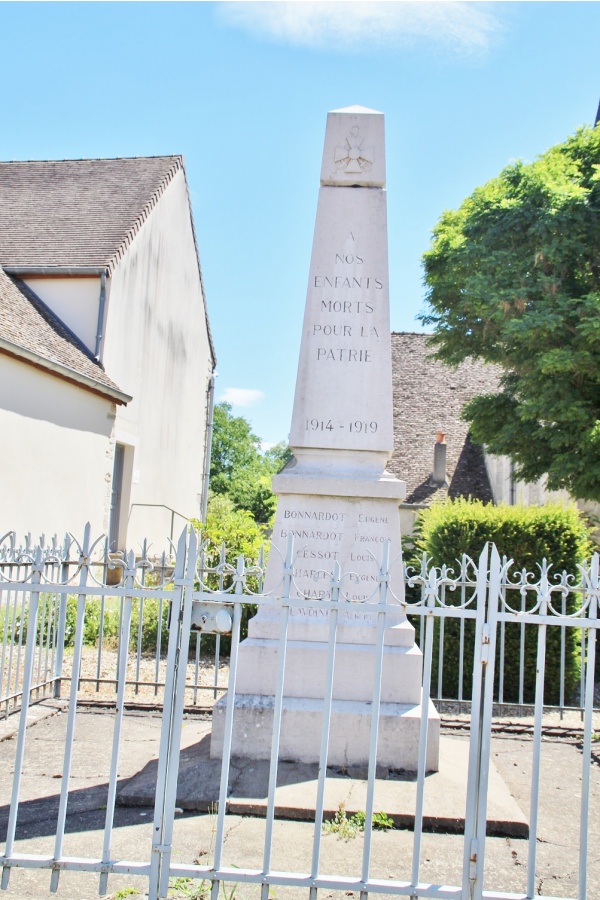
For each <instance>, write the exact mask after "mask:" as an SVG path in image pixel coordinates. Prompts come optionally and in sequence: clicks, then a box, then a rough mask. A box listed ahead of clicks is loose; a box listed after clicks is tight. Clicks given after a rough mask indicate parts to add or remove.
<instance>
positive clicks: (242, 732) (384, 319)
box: [211, 107, 439, 770]
mask: <svg viewBox="0 0 600 900" xmlns="http://www.w3.org/2000/svg"><path fill="white" fill-rule="evenodd" d="M384 185H385V142H384V130H383V115H382V114H381V113H376V112H374V111H372V110H365V109H363V108H362V107H351V108H349V109H347V110H339V111H337V112H334V113H330V114H329V116H328V121H327V131H326V138H325V151H324V157H323V167H322V171H321V189H320V193H319V203H318V209H317V222H316V226H315V237H314V243H313V253H312V258H311V269H310V275H309V285H308V293H307V300H306V311H305V318H304V326H303V336H302V344H301V349H300V361H299V365H298V377H297V382H296V395H295V400H294V410H293V415H292V427H291V433H290V446H291V448H292V451H293V454H294V459H293V461H292V463H291V464H290V465H289V466H288V467H286V469H285V470H284V471H283V472H282V473H281V474H280V475H278V476H276V477H275V479H274V480H273V489H274V490H275V492H276V493H277V494H278V495H279V501H278V508H277V515H276V519H275V526H274V530H273V538H272V548H271V554H270V558H269V565H268V568H267V575H266V583H265V590H266V591H267V592H269V593H271V594H272V595H273V596H277V593H278V589H279V587H280V583H281V579H282V560H283V559H284V558H285V552H286V544H287V539H288V535H290V534H292V535H293V536H294V548H295V556H294V572H293V589H292V593H291V596H292V597H293V598H296V599H306V601H307V602H306V605H305V606H303V607H300V608H294V609H292V610H291V615H290V622H289V629H288V644H287V655H286V671H285V679H284V708H283V717H282V730H281V744H280V756H281V758H284V759H289V760H297V761H300V762H316V761H318V758H319V749H320V743H321V727H322V709H323V697H324V694H325V678H326V665H327V652H328V644H327V641H328V634H329V622H328V616H329V613H328V610H327V609H325V608H323V603H322V601H323V600H326V599H328V598H329V596H330V594H329V591H330V580H331V574H332V571H333V568H334V565H335V564H336V563H339V565H340V567H341V573H342V576H341V587H340V599H341V600H346V601H347V608H345V609H343V610H342V611H341V612H340V614H339V619H338V629H337V643H336V656H335V676H334V685H333V712H332V718H331V728H330V753H329V762H330V763H331V764H334V765H365V764H366V763H367V762H368V754H369V740H370V729H371V702H372V698H373V688H374V669H375V658H376V653H375V650H376V632H377V629H376V624H377V612H376V610H375V609H374V604H376V603H377V602H378V600H379V581H378V576H379V571H380V567H381V563H382V559H383V551H384V546H385V545H386V543H387V542H389V546H390V560H391V562H392V567H391V572H390V578H391V581H390V591H389V594H388V598H387V603H388V604H391V605H394V604H396V605H397V611H394V612H393V613H388V614H387V618H386V629H385V635H384V653H383V678H382V685H381V703H382V705H381V715H380V730H379V743H378V762H379V763H380V764H382V765H385V766H388V767H391V768H398V769H408V770H414V769H416V766H417V753H418V738H419V728H420V716H421V672H422V658H421V653H420V651H419V649H418V648H417V647H416V645H415V642H414V629H413V627H412V625H410V623H409V622H408V621H407V620H406V617H405V616H404V614H403V612H402V607H401V605H400V604H401V602H402V600H403V596H404V594H403V591H404V584H403V578H402V560H401V552H402V547H401V536H400V519H399V511H398V505H399V503H400V501H401V500H402V499H403V498H404V496H405V485H404V482H402V481H400V480H399V479H397V478H396V477H395V476H393V475H391V474H389V473H388V472H386V470H385V466H386V463H387V461H388V459H389V458H390V456H391V453H392V450H393V413H392V374H391V350H390V326H389V296H388V276H387V219H386V194H385V190H384ZM279 633H280V622H279V614H278V611H277V610H276V609H274V608H272V607H271V608H270V609H267V608H266V607H262V608H261V610H260V612H259V613H258V615H257V616H255V618H254V619H252V620H251V621H250V623H249V629H248V638H247V639H246V640H245V641H243V642H242V644H241V645H240V650H239V660H238V679H237V687H236V698H235V715H234V735H233V754H234V755H236V756H245V757H248V758H251V759H265V758H268V756H269V755H270V750H271V733H272V722H273V698H274V694H275V690H276V677H277V654H278V643H279ZM225 702H226V701H225V698H224V699H223V700H221V701H219V703H217V705H216V706H215V708H214V712H213V731H212V740H211V756H215V757H218V756H219V755H220V754H221V753H222V747H223V724H224V708H225ZM428 709H429V713H428V720H429V738H428V755H427V765H428V768H429V769H430V770H437V767H438V763H437V761H438V752H439V749H438V748H439V718H438V716H437V713H436V712H435V709H434V708H433V705H432V704H431V703H430V702H429V704H428Z"/></svg>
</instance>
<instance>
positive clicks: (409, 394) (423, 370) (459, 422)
mask: <svg viewBox="0 0 600 900" xmlns="http://www.w3.org/2000/svg"><path fill="white" fill-rule="evenodd" d="M426 341H427V335H425V334H408V333H405V332H402V333H393V334H392V374H393V389H394V454H393V456H392V459H391V461H390V463H389V464H388V469H389V470H390V471H391V472H393V473H394V474H395V475H397V476H398V478H401V479H402V480H403V481H406V502H407V503H429V502H431V500H433V499H434V498H438V497H439V498H443V497H446V496H450V497H469V496H471V497H473V498H477V499H480V500H484V501H491V500H492V491H491V487H490V483H489V479H488V476H487V472H486V469H485V464H484V458H483V450H482V448H481V447H479V446H478V445H476V444H473V443H472V442H471V440H470V438H469V434H468V426H467V423H466V422H465V421H464V420H463V419H461V411H462V408H463V406H464V405H465V403H467V401H468V400H470V399H471V398H472V397H476V396H477V395H479V394H487V393H494V392H496V391H497V390H498V381H499V370H498V369H497V368H496V367H495V366H489V365H486V364H485V363H482V362H479V361H478V360H468V361H466V362H464V363H461V365H460V366H458V367H457V368H450V367H449V366H447V365H445V364H444V363H442V362H439V361H437V360H435V359H432V357H431V352H432V351H431V350H430V349H429V348H428V347H427V343H426ZM438 431H443V432H445V434H446V445H447V472H448V480H449V487H448V488H444V487H437V486H435V485H431V484H430V483H429V479H430V476H431V473H432V469H433V445H434V442H435V437H436V432H438Z"/></svg>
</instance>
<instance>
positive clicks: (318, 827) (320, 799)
mask: <svg viewBox="0 0 600 900" xmlns="http://www.w3.org/2000/svg"><path fill="white" fill-rule="evenodd" d="M341 574H342V573H341V568H340V564H339V563H338V562H337V561H336V562H335V563H334V568H333V577H332V579H331V599H332V600H335V601H336V602H337V601H339V597H340V582H341ZM337 626H338V609H337V608H334V609H331V611H330V614H329V634H328V646H327V675H326V681H325V696H324V697H323V724H322V726H321V747H320V750H319V775H318V779H317V800H316V803H315V830H314V833H313V851H312V862H311V869H310V874H311V878H312V879H315V878H317V876H318V874H319V866H320V862H321V837H322V828H323V809H324V805H325V782H326V778H327V757H328V755H329V733H330V729H331V710H332V706H333V679H334V676H335V649H336V647H335V645H336V640H337ZM316 897H317V889H316V888H315V887H314V886H313V885H311V886H310V892H309V900H316Z"/></svg>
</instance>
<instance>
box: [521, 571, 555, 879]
mask: <svg viewBox="0 0 600 900" xmlns="http://www.w3.org/2000/svg"><path fill="white" fill-rule="evenodd" d="M539 592H540V593H539V607H538V616H539V619H540V624H539V625H538V626H537V629H538V635H537V662H536V671H535V714H534V723H533V755H532V761H531V800H530V804H529V819H530V821H529V854H528V860H527V894H528V896H529V897H533V896H535V868H536V863H537V834H538V809H539V798H540V764H541V756H542V716H543V713H544V675H545V670H546V629H547V627H548V626H547V625H546V616H547V614H548V601H549V600H550V586H549V584H548V576H547V571H546V560H543V562H542V576H541V578H540V586H539Z"/></svg>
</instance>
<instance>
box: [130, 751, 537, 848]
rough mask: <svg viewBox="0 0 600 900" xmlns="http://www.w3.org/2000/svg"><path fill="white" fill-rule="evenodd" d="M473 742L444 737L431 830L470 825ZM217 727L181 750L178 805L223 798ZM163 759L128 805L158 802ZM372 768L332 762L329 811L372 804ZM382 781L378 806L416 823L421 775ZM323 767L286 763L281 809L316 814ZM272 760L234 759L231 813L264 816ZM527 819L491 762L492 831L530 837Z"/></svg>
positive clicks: (133, 787) (404, 823)
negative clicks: (214, 741) (214, 747)
mask: <svg viewBox="0 0 600 900" xmlns="http://www.w3.org/2000/svg"><path fill="white" fill-rule="evenodd" d="M468 751H469V744H468V741H466V740H465V739H464V738H454V737H446V736H442V737H441V738H440V769H439V772H435V773H432V774H430V775H428V776H427V778H426V782H425V785H426V786H425V807H424V829H425V830H426V831H430V832H444V833H448V834H460V833H462V831H463V829H464V816H465V802H466V794H467V768H468ZM209 752H210V734H207V735H206V737H204V738H203V739H202V740H201V741H200V742H198V743H196V744H194V745H193V746H190V747H187V748H186V749H184V750H183V751H182V753H181V762H180V768H179V781H178V789H177V806H178V807H180V808H181V809H184V810H198V811H208V810H210V809H211V808H212V807H213V805H214V804H215V803H216V802H217V800H218V793H219V780H220V774H221V761H220V760H218V759H211V758H210V755H209ZM156 772H157V763H156V760H153V761H151V762H149V763H148V764H147V765H146V766H145V767H144V768H143V769H142V771H141V772H140V773H139V774H138V775H135V776H134V777H133V778H132V779H130V781H129V782H128V783H127V784H126V785H125V786H124V787H123V788H122V789H121V791H120V792H119V796H118V800H117V802H118V804H119V805H121V806H152V805H153V803H154V791H155V789H156ZM366 775H367V773H366V771H365V769H364V768H362V769H361V768H359V767H351V768H349V769H347V770H346V769H339V768H330V769H328V772H327V784H326V790H325V817H326V818H333V816H334V815H335V814H336V812H337V811H338V810H339V808H340V806H341V805H342V804H343V805H344V807H345V809H346V813H347V814H348V815H352V814H353V813H355V812H358V811H359V810H364V808H365V806H366V792H367V782H366ZM377 775H378V777H377V781H376V787H375V810H376V811H377V812H385V813H387V815H388V816H390V817H391V818H392V819H393V820H394V824H395V825H396V826H397V827H402V828H412V827H413V826H414V809H415V798H416V779H415V778H414V776H412V775H403V774H402V773H400V772H394V771H390V770H388V769H380V770H379V771H378V773H377ZM317 776H318V766H317V765H314V764H301V763H291V762H280V764H279V770H278V782H277V792H276V803H275V816H276V818H280V819H292V820H297V821H314V808H315V800H316V792H317ZM268 778H269V763H268V761H262V760H258V761H256V760H246V759H243V760H242V759H234V760H232V764H231V767H230V783H229V798H228V805H227V811H228V813H229V814H231V815H245V816H264V815H265V813H266V806H267V787H268ZM528 833H529V827H528V823H527V818H526V816H525V815H524V813H523V811H522V810H521V809H520V808H519V806H518V804H517V802H516V801H515V799H514V798H513V797H512V795H511V793H510V791H509V789H508V787H507V786H506V784H505V782H504V780H503V779H502V777H501V776H500V774H499V773H498V770H497V769H496V767H495V766H494V765H493V763H492V764H491V768H490V774H489V792H488V834H490V835H494V836H505V837H521V838H523V837H527V836H528Z"/></svg>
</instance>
